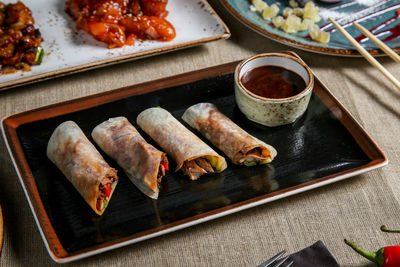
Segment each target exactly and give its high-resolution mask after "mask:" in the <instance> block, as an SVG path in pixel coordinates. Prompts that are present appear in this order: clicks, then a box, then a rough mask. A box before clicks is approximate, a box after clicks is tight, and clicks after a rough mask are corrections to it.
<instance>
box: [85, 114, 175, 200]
mask: <svg viewBox="0 0 400 267" xmlns="http://www.w3.org/2000/svg"><path fill="white" fill-rule="evenodd" d="M92 137H93V139H94V141H95V142H96V143H97V144H98V145H99V146H100V147H101V149H103V151H104V152H106V153H107V155H109V156H110V157H112V158H113V159H114V160H115V161H116V162H117V163H118V164H119V165H120V166H121V167H122V168H123V169H124V171H125V173H126V175H127V176H128V177H129V179H130V180H131V181H132V182H133V183H134V184H135V185H136V187H138V188H139V189H140V191H142V192H143V193H144V194H145V195H147V196H149V197H151V198H154V199H157V198H158V193H159V183H160V182H161V178H162V176H164V175H165V168H164V164H168V161H167V158H166V154H165V153H163V152H161V151H160V150H158V149H156V148H155V147H154V146H152V145H150V144H149V143H147V142H146V140H144V139H143V137H142V136H141V135H140V134H139V132H138V131H137V130H136V129H135V127H133V125H132V124H131V123H130V122H129V121H128V120H127V119H126V118H125V117H117V118H111V119H109V120H107V121H105V122H103V123H101V124H99V125H97V126H96V127H95V128H94V129H93V131H92Z"/></svg>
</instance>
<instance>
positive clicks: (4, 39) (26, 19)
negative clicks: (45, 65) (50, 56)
mask: <svg viewBox="0 0 400 267" xmlns="http://www.w3.org/2000/svg"><path fill="white" fill-rule="evenodd" d="M34 23H35V20H34V19H33V17H32V12H31V11H30V10H29V8H28V7H26V6H25V5H24V4H23V3H22V2H17V3H15V4H8V5H6V4H4V3H3V2H0V73H2V74H8V73H14V72H16V71H17V70H22V71H29V70H30V66H32V65H39V64H40V63H42V59H43V55H44V51H43V48H42V47H41V43H42V41H43V39H42V37H41V36H40V32H39V30H38V29H36V28H35V26H34Z"/></svg>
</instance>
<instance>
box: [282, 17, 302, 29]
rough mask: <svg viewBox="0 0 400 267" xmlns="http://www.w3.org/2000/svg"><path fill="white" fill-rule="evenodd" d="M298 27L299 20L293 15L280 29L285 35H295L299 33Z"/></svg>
mask: <svg viewBox="0 0 400 267" xmlns="http://www.w3.org/2000/svg"><path fill="white" fill-rule="evenodd" d="M300 25H301V19H300V18H299V17H297V16H295V15H290V16H289V17H288V18H287V19H286V21H285V23H284V24H283V25H282V29H283V30H284V31H285V32H287V33H296V32H298V31H299V29H300Z"/></svg>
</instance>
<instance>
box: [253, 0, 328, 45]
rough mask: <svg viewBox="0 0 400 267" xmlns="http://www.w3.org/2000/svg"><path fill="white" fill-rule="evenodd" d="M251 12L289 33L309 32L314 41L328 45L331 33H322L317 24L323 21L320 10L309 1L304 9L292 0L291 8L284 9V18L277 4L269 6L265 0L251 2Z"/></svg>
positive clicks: (290, 2)
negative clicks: (280, 14)
mask: <svg viewBox="0 0 400 267" xmlns="http://www.w3.org/2000/svg"><path fill="white" fill-rule="evenodd" d="M250 2H251V5H250V10H251V11H253V12H257V13H259V14H260V15H261V16H262V18H263V19H265V20H267V21H271V22H272V25H273V26H275V27H276V28H278V29H281V30H283V31H284V32H287V33H297V32H299V31H300V32H301V31H306V30H308V32H309V36H310V38H311V39H312V40H314V41H318V42H320V43H323V44H327V43H328V42H329V40H330V33H329V32H324V31H322V30H321V29H320V28H319V27H318V25H317V24H316V23H317V22H319V21H320V20H321V17H320V16H319V8H318V6H316V5H315V4H314V2H312V1H309V2H307V3H306V4H305V6H304V8H301V7H298V6H299V5H298V3H297V2H296V1H295V0H290V1H289V5H290V7H285V8H283V11H282V16H279V12H280V9H279V7H278V5H277V4H272V5H270V6H268V4H267V3H265V2H264V1H263V0H250Z"/></svg>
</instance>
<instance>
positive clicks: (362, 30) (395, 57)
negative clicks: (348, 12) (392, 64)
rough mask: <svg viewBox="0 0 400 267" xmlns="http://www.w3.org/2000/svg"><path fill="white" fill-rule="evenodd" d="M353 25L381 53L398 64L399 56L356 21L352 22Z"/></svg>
mask: <svg viewBox="0 0 400 267" xmlns="http://www.w3.org/2000/svg"><path fill="white" fill-rule="evenodd" d="M353 25H354V26H356V28H357V29H359V30H360V32H362V33H363V34H364V35H365V36H367V37H368V38H369V39H370V40H371V41H372V42H374V43H375V44H376V45H377V46H378V47H379V48H380V49H382V51H383V52H385V53H386V54H387V55H388V56H389V57H391V58H392V59H393V60H394V61H396V62H397V63H400V56H399V55H398V54H396V52H394V51H393V50H392V49H391V48H390V47H389V46H387V45H386V44H385V43H384V42H382V41H381V40H379V39H378V38H377V37H376V36H375V35H373V34H372V32H370V31H369V30H367V29H366V28H364V27H363V26H361V25H360V24H358V23H357V22H356V21H355V22H353Z"/></svg>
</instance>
